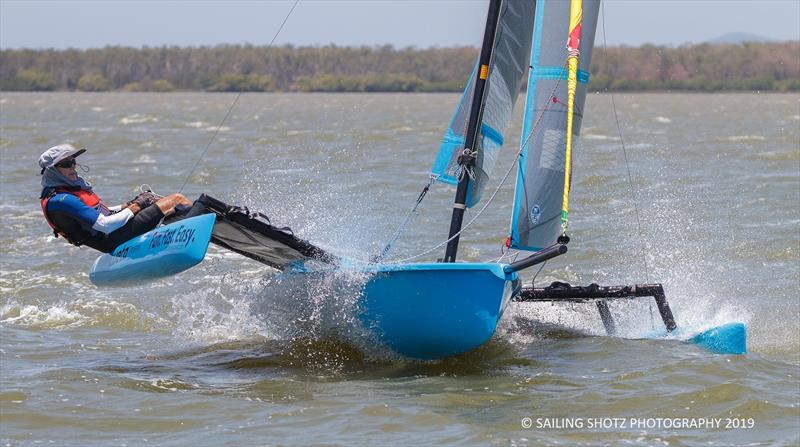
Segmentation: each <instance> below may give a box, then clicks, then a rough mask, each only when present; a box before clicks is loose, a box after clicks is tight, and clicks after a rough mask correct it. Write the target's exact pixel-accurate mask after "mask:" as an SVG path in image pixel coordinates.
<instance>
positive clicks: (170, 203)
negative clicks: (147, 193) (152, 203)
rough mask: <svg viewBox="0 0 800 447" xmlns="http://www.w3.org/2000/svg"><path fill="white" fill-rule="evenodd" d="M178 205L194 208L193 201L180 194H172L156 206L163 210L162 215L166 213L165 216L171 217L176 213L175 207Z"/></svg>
mask: <svg viewBox="0 0 800 447" xmlns="http://www.w3.org/2000/svg"><path fill="white" fill-rule="evenodd" d="M177 205H185V206H192V201H191V200H189V199H187V198H186V197H184V196H183V194H180V193H175V194H170V195H168V196H166V197H162V198H160V199H158V201H156V206H157V207H158V208H159V209H160V210H161V212H162V213H164V215H165V216H169V215H170V214H172V213H173V212H175V206H177Z"/></svg>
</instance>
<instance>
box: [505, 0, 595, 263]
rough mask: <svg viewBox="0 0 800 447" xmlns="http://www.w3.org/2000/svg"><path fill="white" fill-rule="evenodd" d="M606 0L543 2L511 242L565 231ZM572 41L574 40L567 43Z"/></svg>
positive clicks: (520, 244) (548, 239) (530, 246)
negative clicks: (573, 165) (578, 139)
mask: <svg viewBox="0 0 800 447" xmlns="http://www.w3.org/2000/svg"><path fill="white" fill-rule="evenodd" d="M573 5H576V6H577V10H576V8H575V7H573ZM599 6H600V2H599V0H583V1H581V0H571V1H569V2H568V1H563V0H539V1H538V2H537V5H536V14H535V16H534V17H535V20H534V30H533V35H534V37H533V45H532V47H531V53H530V67H531V72H530V75H529V77H528V90H527V94H526V99H525V111H524V118H523V131H522V137H521V141H520V146H521V147H520V163H519V166H518V171H517V184H516V189H515V193H514V207H513V213H512V219H511V229H510V234H509V236H510V247H511V248H515V249H519V250H531V251H536V250H540V249H542V248H545V247H548V246H550V245H552V244H554V243H555V242H556V241H557V239H558V237H559V236H560V235H561V234H563V233H564V231H565V223H566V222H565V220H566V218H567V215H566V211H567V210H568V203H569V202H568V200H569V183H570V171H571V158H572V153H573V152H574V150H575V149H576V144H575V143H576V137H577V135H578V134H579V132H580V126H581V120H582V117H583V113H582V111H583V105H584V102H585V98H586V85H587V83H588V82H589V66H590V64H591V53H592V46H593V44H594V33H595V28H596V25H597V15H598V12H599ZM565 42H566V43H567V46H570V45H573V46H575V47H573V48H572V49H568V48H565ZM578 54H579V55H580V57H578ZM572 56H574V57H572ZM570 84H572V86H571V87H570ZM570 91H572V93H571V92H570ZM570 123H571V124H570ZM568 128H569V129H570V130H568Z"/></svg>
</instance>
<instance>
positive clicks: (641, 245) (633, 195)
mask: <svg viewBox="0 0 800 447" xmlns="http://www.w3.org/2000/svg"><path fill="white" fill-rule="evenodd" d="M600 8H601V9H600V11H601V14H602V16H603V21H602V23H603V54H604V55H605V56H606V61H608V43H607V42H606V14H605V5H603V4H601V5H600ZM609 93H610V97H611V108H612V110H613V111H614V121H615V123H616V125H617V133H618V134H619V141H620V146H622V154H623V155H624V157H625V168H626V169H627V171H628V192H629V194H630V196H631V200H632V201H633V209H634V211H635V213H636V226H637V228H638V230H639V233H638V236H639V238H638V239H639V250H640V252H641V254H642V261H643V263H644V275H645V279H647V281H648V282H649V281H650V271H649V269H648V266H647V255H646V253H645V250H644V243H643V242H644V241H643V239H644V237H643V231H642V220H641V218H640V217H639V201H638V197H637V196H636V190H635V189H634V188H633V177H632V176H631V165H630V163H629V162H628V151H627V150H626V149H625V138H623V136H622V127H620V125H619V116H618V115H617V104H616V102H615V101H614V93H613V92H609ZM651 313H652V308H651Z"/></svg>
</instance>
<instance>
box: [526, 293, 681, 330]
mask: <svg viewBox="0 0 800 447" xmlns="http://www.w3.org/2000/svg"><path fill="white" fill-rule="evenodd" d="M645 297H653V299H655V302H656V305H657V306H658V313H659V314H660V315H661V320H662V321H663V322H664V326H665V327H666V328H667V332H672V331H674V330H675V329H677V327H678V326H677V325H676V324H675V317H674V316H673V315H672V309H670V307H669V303H668V302H667V297H666V295H665V294H664V287H663V286H662V285H661V284H634V285H630V286H601V285H598V284H589V285H588V286H571V285H569V284H567V283H563V282H554V283H552V284H550V285H549V286H547V287H523V288H522V292H520V294H519V295H518V296H517V297H516V299H515V301H520V302H545V301H550V302H573V303H576V302H577V303H585V302H589V301H596V303H597V309H598V311H599V312H600V317H601V319H602V320H603V326H604V327H605V328H606V332H607V333H608V334H609V335H613V334H614V333H615V332H616V327H615V325H614V319H613V318H612V316H611V312H610V310H609V309H608V304H607V300H620V299H637V298H645Z"/></svg>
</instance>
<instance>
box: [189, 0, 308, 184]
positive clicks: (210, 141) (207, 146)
mask: <svg viewBox="0 0 800 447" xmlns="http://www.w3.org/2000/svg"><path fill="white" fill-rule="evenodd" d="M298 3H300V0H295V2H294V4H293V5H292V9H290V10H289V12H288V13H287V14H286V17H284V18H283V22H281V26H279V27H278V31H276V32H275V35H274V36H272V40H270V41H269V44H268V45H267V48H270V47H272V44H273V43H274V42H275V39H277V38H278V34H280V33H281V31H282V30H283V26H284V25H286V21H287V20H289V16H291V15H292V12H294V8H295V7H297V4H298ZM241 97H242V90H241V89H239V93H237V94H236V98H235V99H234V100H233V103H232V104H231V106H230V107H229V108H228V112H227V113H226V114H225V117H224V118H222V122H221V123H219V126H217V129H216V130H215V131H214V134H213V135H211V139H209V140H208V144H206V148H205V150H203V153H202V154H200V157H198V158H197V161H195V162H194V166H192V170H191V171H189V174H187V175H186V178H185V179H184V180H183V184H182V185H181V187H180V188H178V192H183V188H184V187H186V183H188V182H189V178H190V177H191V176H192V174H194V171H195V170H196V169H197V166H198V165H200V162H201V161H202V160H203V157H205V156H206V153H207V152H208V149H209V148H210V147H211V143H213V142H214V140H216V139H217V134H219V131H220V129H222V126H223V125H224V124H225V122H226V121H227V120H228V117H229V116H230V115H231V112H232V111H233V108H234V107H236V103H238V102H239V98H241Z"/></svg>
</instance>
